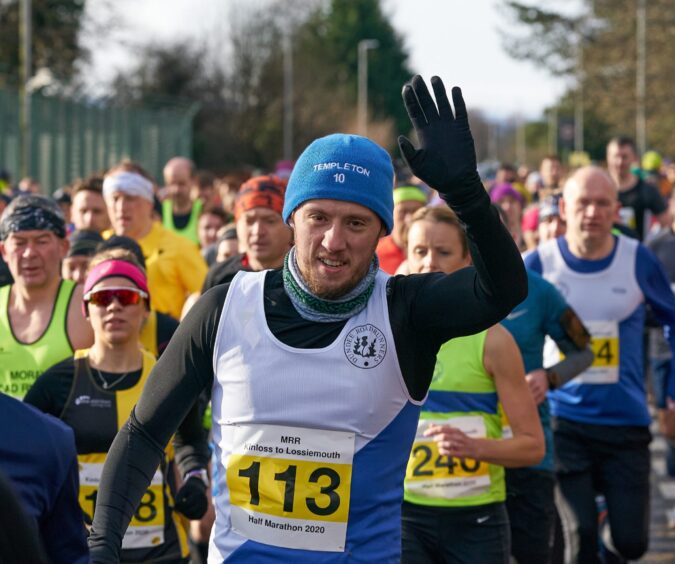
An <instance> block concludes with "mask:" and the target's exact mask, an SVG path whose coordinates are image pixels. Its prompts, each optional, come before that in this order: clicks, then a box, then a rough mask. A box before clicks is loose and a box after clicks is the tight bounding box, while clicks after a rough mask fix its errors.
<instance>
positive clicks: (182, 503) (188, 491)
mask: <svg viewBox="0 0 675 564" xmlns="http://www.w3.org/2000/svg"><path fill="white" fill-rule="evenodd" d="M174 501H175V505H174V509H175V510H176V511H179V512H181V513H182V514H183V515H185V516H186V517H187V518H188V519H201V518H202V517H203V516H204V513H206V509H207V507H208V500H207V499H206V484H205V483H204V482H203V481H202V480H201V479H200V478H198V477H197V476H190V477H189V478H188V479H187V480H186V481H185V483H184V484H183V486H182V487H181V489H179V490H178V492H176V498H175V500H174Z"/></svg>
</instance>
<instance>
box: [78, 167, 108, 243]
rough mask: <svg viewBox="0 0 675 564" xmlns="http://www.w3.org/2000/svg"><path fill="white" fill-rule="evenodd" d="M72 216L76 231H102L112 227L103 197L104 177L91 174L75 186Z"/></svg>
mask: <svg viewBox="0 0 675 564" xmlns="http://www.w3.org/2000/svg"><path fill="white" fill-rule="evenodd" d="M72 199H73V205H72V207H71V211H70V218H71V220H72V222H73V226H74V227H75V230H76V231H96V233H102V232H103V231H105V230H106V229H109V228H110V218H109V217H108V210H107V209H106V206H105V200H104V199H103V178H101V177H100V176H90V177H89V178H86V179H85V180H78V181H77V182H75V184H74V186H73V192H72Z"/></svg>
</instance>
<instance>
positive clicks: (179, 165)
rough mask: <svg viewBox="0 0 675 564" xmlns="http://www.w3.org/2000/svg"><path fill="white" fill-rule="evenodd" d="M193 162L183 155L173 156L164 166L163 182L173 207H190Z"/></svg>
mask: <svg viewBox="0 0 675 564" xmlns="http://www.w3.org/2000/svg"><path fill="white" fill-rule="evenodd" d="M193 173H194V163H193V162H192V161H191V160H190V159H186V158H185V157H174V158H173V159H171V160H170V161H169V162H167V163H166V165H165V166H164V183H165V184H166V187H167V191H168V193H169V197H170V198H171V199H172V200H173V202H174V207H178V209H179V210H181V209H184V208H185V207H187V208H188V211H189V207H190V190H191V189H192V182H193V178H192V177H193Z"/></svg>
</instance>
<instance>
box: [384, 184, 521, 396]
mask: <svg viewBox="0 0 675 564" xmlns="http://www.w3.org/2000/svg"><path fill="white" fill-rule="evenodd" d="M455 212H456V213H457V215H458V216H459V218H460V219H461V220H462V221H463V222H464V223H465V225H466V232H467V237H468V241H469V250H470V252H471V258H472V259H473V263H474V266H473V267H469V268H464V269H462V270H459V271H457V272H455V273H453V274H449V275H446V274H441V273H436V274H420V275H412V276H397V277H395V278H393V279H392V280H391V281H390V286H389V291H390V293H391V295H392V300H391V302H390V308H389V313H390V320H391V324H392V329H393V331H394V338H395V342H396V351H397V354H398V360H399V364H400V365H401V371H402V372H403V375H404V378H405V380H406V384H407V386H408V391H409V392H410V394H411V395H412V397H413V398H415V399H417V400H421V399H422V398H424V395H425V394H426V392H427V389H428V388H429V384H430V382H431V377H432V376H433V369H434V365H435V362H436V354H437V353H438V349H439V348H440V347H441V345H443V343H445V342H446V341H448V340H450V339H452V338H453V337H459V336H462V335H471V334H474V333H477V332H479V331H482V330H483V329H487V328H488V327H490V326H491V325H494V324H495V323H497V322H499V321H500V320H501V319H503V318H504V317H505V316H506V315H507V314H508V313H509V312H510V311H511V310H512V309H513V308H514V307H515V306H516V305H518V304H519V303H520V302H521V301H523V300H524V299H525V297H526V296H527V274H526V273H525V267H524V265H523V260H522V258H521V256H520V253H519V252H518V249H517V247H516V245H515V243H514V242H513V239H512V238H511V236H510V235H509V232H508V231H507V230H506V228H505V227H504V226H503V225H502V223H501V221H500V219H499V215H498V213H497V211H496V210H495V209H494V208H493V207H492V206H491V205H490V200H489V198H488V195H487V193H486V192H485V190H483V188H482V186H480V187H477V188H476V195H475V198H474V199H473V201H472V202H469V203H467V205H465V206H462V208H461V209H455Z"/></svg>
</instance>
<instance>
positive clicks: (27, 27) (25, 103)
mask: <svg viewBox="0 0 675 564" xmlns="http://www.w3.org/2000/svg"><path fill="white" fill-rule="evenodd" d="M19 9H20V12H21V16H20V27H19V32H20V37H21V46H20V48H19V53H20V57H21V82H20V85H21V86H20V118H19V122H20V127H19V131H20V137H21V149H20V153H19V154H20V155H21V158H20V166H19V168H20V172H19V174H20V176H22V177H23V176H28V175H29V174H31V154H30V149H31V102H30V94H31V91H30V88H29V81H30V78H31V75H32V70H31V67H32V65H33V53H32V36H33V29H32V25H31V24H32V6H31V0H21V3H20V5H19Z"/></svg>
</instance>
